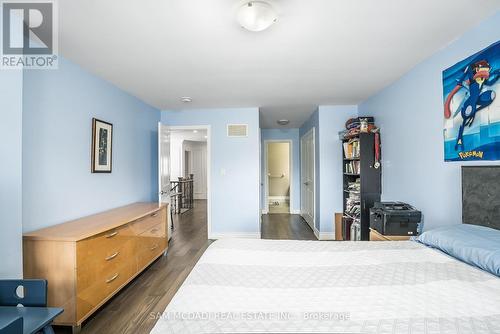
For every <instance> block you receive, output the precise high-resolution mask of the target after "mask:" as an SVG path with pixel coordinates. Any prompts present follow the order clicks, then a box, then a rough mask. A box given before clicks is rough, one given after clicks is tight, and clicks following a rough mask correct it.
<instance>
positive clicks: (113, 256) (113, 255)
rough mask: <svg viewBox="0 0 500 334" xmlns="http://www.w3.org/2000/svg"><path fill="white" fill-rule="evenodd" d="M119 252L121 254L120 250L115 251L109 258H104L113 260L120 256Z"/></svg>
mask: <svg viewBox="0 0 500 334" xmlns="http://www.w3.org/2000/svg"><path fill="white" fill-rule="evenodd" d="M118 254H120V252H116V253H114V254H112V255H110V256H108V257H107V258H105V259H104V260H106V261H110V260H113V259H114V258H115V257H117V256H118Z"/></svg>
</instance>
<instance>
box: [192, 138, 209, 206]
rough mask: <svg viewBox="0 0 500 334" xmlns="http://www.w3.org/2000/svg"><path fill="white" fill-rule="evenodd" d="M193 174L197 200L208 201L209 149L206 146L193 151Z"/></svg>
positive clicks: (200, 146)
mask: <svg viewBox="0 0 500 334" xmlns="http://www.w3.org/2000/svg"><path fill="white" fill-rule="evenodd" d="M191 173H192V174H193V177H194V184H193V188H194V189H193V192H194V198H195V199H207V149H206V145H203V144H200V145H199V147H197V148H194V149H193V151H191Z"/></svg>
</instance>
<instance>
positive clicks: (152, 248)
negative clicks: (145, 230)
mask: <svg viewBox="0 0 500 334" xmlns="http://www.w3.org/2000/svg"><path fill="white" fill-rule="evenodd" d="M157 248H158V244H156V245H154V246H153V247H151V248H150V250H152V251H154V250H155V249H157Z"/></svg>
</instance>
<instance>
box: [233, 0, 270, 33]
mask: <svg viewBox="0 0 500 334" xmlns="http://www.w3.org/2000/svg"><path fill="white" fill-rule="evenodd" d="M277 19H278V15H277V14H276V11H275V10H274V8H273V7H272V6H271V5H270V4H268V3H267V2H264V1H249V2H247V3H245V4H244V5H243V6H241V7H240V9H239V10H238V16H237V20H238V23H239V24H240V25H241V26H242V27H243V28H245V29H247V30H250V31H262V30H265V29H267V28H269V27H270V26H271V25H272V24H273V23H274V22H276V20H277Z"/></svg>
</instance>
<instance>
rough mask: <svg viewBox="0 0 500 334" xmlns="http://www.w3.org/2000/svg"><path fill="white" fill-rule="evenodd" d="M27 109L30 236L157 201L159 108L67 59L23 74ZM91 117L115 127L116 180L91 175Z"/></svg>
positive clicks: (113, 176)
mask: <svg viewBox="0 0 500 334" xmlns="http://www.w3.org/2000/svg"><path fill="white" fill-rule="evenodd" d="M23 108H24V109H23V112H24V115H23V230H24V231H32V230H35V229H38V228H42V227H46V226H49V225H54V224H58V223H62V222H64V221H67V220H70V219H74V218H78V217H82V216H86V215H89V214H92V213H96V212H100V211H103V210H107V209H110V208H114V207H118V206H121V205H126V204H129V203H133V202H137V201H156V200H157V193H158V190H157V181H156V180H157V123H158V122H159V120H160V112H159V111H158V110H157V109H154V108H152V107H150V106H149V105H146V104H145V103H143V102H141V101H140V100H138V99H137V98H135V97H133V96H131V95H129V94H128V93H125V92H124V91H122V90H120V89H118V88H117V87H115V86H113V85H112V84H110V83H108V82H106V81H104V80H102V79H100V78H97V77H95V76H93V75H91V74H90V73H88V72H86V71H85V70H83V69H82V68H80V67H79V66H77V65H75V64H72V63H70V62H69V61H67V60H65V59H62V58H60V60H59V69H58V70H46V71H26V72H25V76H24V96H23ZM92 117H96V118H98V119H102V120H104V121H107V122H111V123H113V125H114V128H113V131H114V132H113V172H112V173H111V174H92V173H90V147H91V130H92V123H91V121H92Z"/></svg>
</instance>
